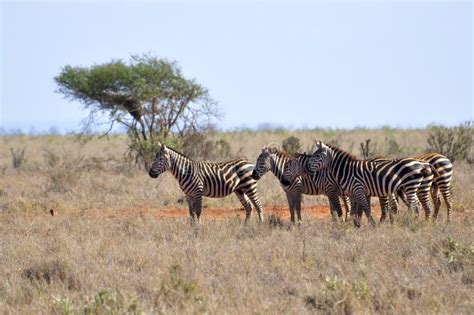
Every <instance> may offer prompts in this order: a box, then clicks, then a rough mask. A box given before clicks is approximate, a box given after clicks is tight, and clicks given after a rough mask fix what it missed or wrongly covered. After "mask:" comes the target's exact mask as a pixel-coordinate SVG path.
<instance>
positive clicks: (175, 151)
mask: <svg viewBox="0 0 474 315" xmlns="http://www.w3.org/2000/svg"><path fill="white" fill-rule="evenodd" d="M163 146H164V147H165V148H167V149H168V150H171V151H173V152H174V153H177V154H179V155H181V156H182V157H185V158H187V159H188V160H191V161H193V159H191V158H190V157H189V156H187V155H186V154H184V153H181V152H179V151H178V150H176V149H173V148H170V147H169V146H167V145H164V144H163Z"/></svg>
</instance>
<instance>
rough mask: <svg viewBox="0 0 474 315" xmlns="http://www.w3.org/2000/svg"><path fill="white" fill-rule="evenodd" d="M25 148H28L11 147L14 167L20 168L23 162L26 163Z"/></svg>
mask: <svg viewBox="0 0 474 315" xmlns="http://www.w3.org/2000/svg"><path fill="white" fill-rule="evenodd" d="M25 149H26V148H23V149H20V148H17V149H13V148H10V152H11V154H12V164H13V168H15V169H19V168H20V167H21V166H22V165H23V164H25V163H26V157H25Z"/></svg>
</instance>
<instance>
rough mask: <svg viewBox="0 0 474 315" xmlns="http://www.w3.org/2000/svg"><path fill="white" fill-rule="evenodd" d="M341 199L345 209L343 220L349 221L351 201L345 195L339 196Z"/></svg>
mask: <svg viewBox="0 0 474 315" xmlns="http://www.w3.org/2000/svg"><path fill="white" fill-rule="evenodd" d="M341 199H342V203H343V204H344V209H345V210H346V215H345V218H344V221H345V222H348V221H349V215H350V213H351V210H352V208H351V201H350V200H349V197H347V196H341Z"/></svg>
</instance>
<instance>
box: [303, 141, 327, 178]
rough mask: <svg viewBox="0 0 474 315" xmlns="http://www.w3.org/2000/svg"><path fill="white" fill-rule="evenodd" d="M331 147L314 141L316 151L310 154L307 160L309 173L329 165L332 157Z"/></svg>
mask: <svg viewBox="0 0 474 315" xmlns="http://www.w3.org/2000/svg"><path fill="white" fill-rule="evenodd" d="M331 153H332V149H331V148H330V147H328V146H327V145H325V144H324V143H323V142H322V141H319V140H317V141H316V151H315V152H314V153H313V154H312V155H311V157H310V158H309V161H308V170H309V172H310V173H311V175H314V174H315V173H316V172H318V171H320V170H322V169H325V168H327V167H329V164H330V162H331V159H332V155H331Z"/></svg>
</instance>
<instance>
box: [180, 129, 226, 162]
mask: <svg viewBox="0 0 474 315" xmlns="http://www.w3.org/2000/svg"><path fill="white" fill-rule="evenodd" d="M182 151H183V153H184V154H185V155H187V156H189V157H190V158H192V159H204V160H218V159H228V158H230V157H231V156H232V149H231V147H230V144H229V143H228V142H227V141H225V140H223V139H220V140H212V139H208V135H206V134H201V133H195V134H190V135H187V136H186V137H184V138H183V142H182Z"/></svg>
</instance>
